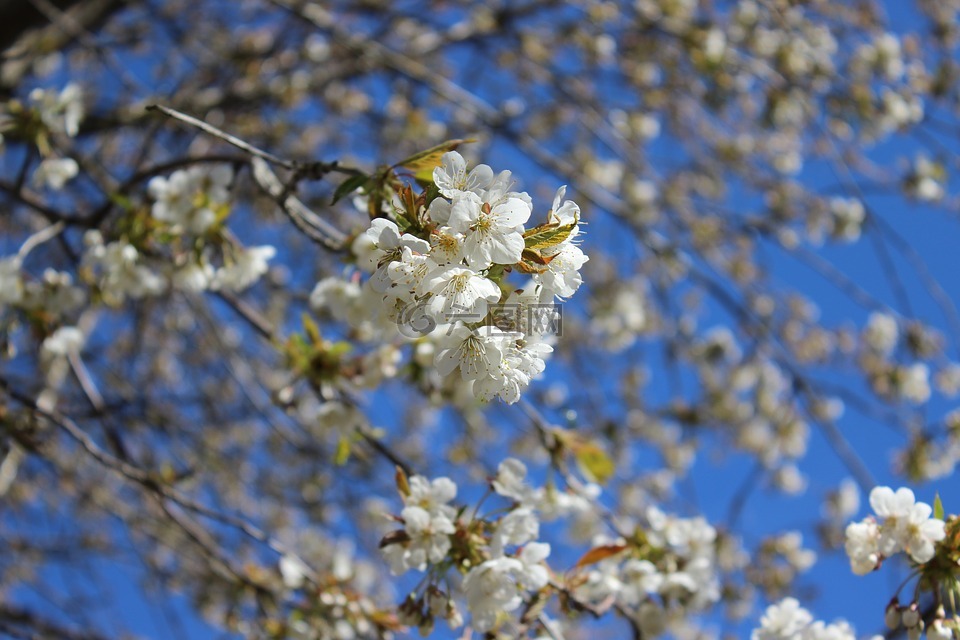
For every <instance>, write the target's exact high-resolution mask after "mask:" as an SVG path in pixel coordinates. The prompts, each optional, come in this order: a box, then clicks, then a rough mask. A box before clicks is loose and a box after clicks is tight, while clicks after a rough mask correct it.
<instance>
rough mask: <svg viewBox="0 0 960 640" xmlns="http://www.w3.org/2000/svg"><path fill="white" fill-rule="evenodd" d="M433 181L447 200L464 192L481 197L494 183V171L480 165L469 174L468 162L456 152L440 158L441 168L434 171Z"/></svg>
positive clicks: (450, 152) (449, 152)
mask: <svg viewBox="0 0 960 640" xmlns="http://www.w3.org/2000/svg"><path fill="white" fill-rule="evenodd" d="M433 181H434V182H435V183H436V185H437V188H438V189H440V193H442V194H443V195H444V196H446V197H447V198H454V197H456V196H457V195H460V194H461V193H463V192H470V193H474V194H476V195H481V194H482V193H483V192H484V190H485V189H486V188H487V187H489V186H490V183H491V182H492V181H493V169H491V168H490V167H488V166H487V165H485V164H478V165H477V166H476V167H474V168H473V169H471V170H470V172H469V173H467V162H466V160H464V159H463V156H461V155H460V154H459V153H457V152H456V151H448V152H447V153H445V154H443V157H442V158H440V166H439V167H437V168H436V169H434V170H433Z"/></svg>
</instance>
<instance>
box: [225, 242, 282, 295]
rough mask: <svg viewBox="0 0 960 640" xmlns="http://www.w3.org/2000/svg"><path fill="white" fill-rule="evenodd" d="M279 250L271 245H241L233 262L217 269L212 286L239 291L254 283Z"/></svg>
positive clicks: (234, 255) (235, 253)
mask: <svg viewBox="0 0 960 640" xmlns="http://www.w3.org/2000/svg"><path fill="white" fill-rule="evenodd" d="M276 253H277V250H276V249H274V248H273V247H271V246H270V245H263V246H260V247H239V248H237V249H236V250H235V251H234V253H233V256H232V257H233V262H232V263H231V264H228V265H224V266H222V267H220V268H219V269H217V272H216V273H215V274H214V276H213V280H212V282H211V283H210V288H211V289H213V290H215V291H217V290H226V291H233V292H239V291H243V290H244V289H246V288H247V287H249V286H251V285H253V284H254V283H255V282H256V281H257V280H259V279H260V276H262V275H263V274H265V273H266V272H267V269H268V268H269V266H268V264H267V261H268V260H270V259H271V258H273V256H275V255H276Z"/></svg>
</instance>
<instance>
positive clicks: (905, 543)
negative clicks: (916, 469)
mask: <svg viewBox="0 0 960 640" xmlns="http://www.w3.org/2000/svg"><path fill="white" fill-rule="evenodd" d="M932 513H933V509H932V508H931V507H930V505H928V504H926V503H925V502H918V503H916V504H915V505H913V506H912V507H911V508H910V511H909V512H908V513H907V515H906V516H905V517H901V518H899V519H898V520H897V529H898V531H897V538H898V539H899V542H900V546H901V547H903V550H904V551H906V552H907V554H908V555H909V556H910V557H911V558H912V559H913V561H914V562H918V563H920V564H923V563H924V562H929V561H930V560H931V559H932V558H933V555H934V552H935V543H937V542H940V541H941V540H943V539H944V538H945V537H946V535H947V534H946V531H945V530H944V522H943V520H940V519H938V518H931V517H930V515H931V514H932Z"/></svg>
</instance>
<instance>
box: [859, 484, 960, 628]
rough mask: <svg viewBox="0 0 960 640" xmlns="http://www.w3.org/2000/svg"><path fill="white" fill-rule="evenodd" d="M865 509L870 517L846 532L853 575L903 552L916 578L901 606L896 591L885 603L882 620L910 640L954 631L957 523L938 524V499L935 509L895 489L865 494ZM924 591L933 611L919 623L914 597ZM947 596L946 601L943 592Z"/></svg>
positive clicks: (958, 580)
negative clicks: (946, 606)
mask: <svg viewBox="0 0 960 640" xmlns="http://www.w3.org/2000/svg"><path fill="white" fill-rule="evenodd" d="M870 506H871V507H872V508H873V510H874V513H875V514H876V516H875V517H874V516H868V517H867V518H865V519H863V520H862V521H860V522H853V523H851V524H849V525H848V526H847V530H846V544H845V547H846V551H847V555H848V556H849V557H850V567H851V569H852V570H853V572H854V573H856V574H857V575H865V574H867V573H870V572H871V571H874V570H876V569H878V568H879V567H880V566H881V564H882V563H883V561H884V560H885V559H887V558H890V557H891V556H893V555H895V554H897V553H899V552H900V551H903V552H904V553H906V554H907V556H909V558H910V559H911V560H912V562H913V563H914V567H913V569H914V570H913V572H912V573H911V578H912V577H914V576H916V578H917V581H916V589H915V590H914V593H913V597H912V598H911V601H910V602H909V603H908V604H906V605H901V604H900V602H899V598H898V595H899V592H900V590H902V589H903V588H904V586H906V583H903V584H901V586H900V589H898V592H897V593H896V594H894V597H893V598H892V599H891V600H890V603H889V604H888V605H887V608H886V611H885V614H884V621H885V622H886V624H887V626H888V627H889V628H890V629H893V630H896V629H899V628H900V627H903V628H904V629H906V631H907V637H908V638H911V640H915V639H917V638H920V637H921V635H922V634H923V632H924V630H926V635H927V638H930V639H934V638H935V639H936V640H946V639H948V638H954V637H956V635H955V634H957V633H960V619H958V618H957V617H956V610H955V607H956V603H955V599H954V596H953V595H952V594H954V593H955V592H956V590H957V588H958V585H960V572H958V566H960V564H958V559H960V554H958V551H957V549H956V544H957V543H956V541H957V539H958V533H960V531H958V528H957V527H958V521H957V519H956V518H955V517H950V518H948V519H947V520H946V521H944V515H943V507H942V505H941V504H940V501H939V498H938V499H937V501H936V503H935V506H934V507H931V506H930V505H928V504H926V503H924V502H918V501H917V500H916V498H915V496H914V494H913V491H911V490H910V489H907V488H905V487H904V488H900V489H897V490H896V491H893V489H891V488H890V487H876V488H875V489H873V491H871V492H870ZM924 591H930V592H931V594H932V595H933V599H934V602H935V604H936V608H935V610H934V611H933V615H932V617H927V618H926V620H924V615H923V614H922V613H921V610H920V597H921V594H922V593H923V592H924ZM945 593H946V594H949V600H946V599H945V598H944V594H945ZM947 601H949V602H950V604H951V607H953V608H954V610H953V616H954V617H953V618H950V619H948V618H947V614H946V611H945V609H944V606H943V605H944V602H947Z"/></svg>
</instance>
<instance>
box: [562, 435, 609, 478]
mask: <svg viewBox="0 0 960 640" xmlns="http://www.w3.org/2000/svg"><path fill="white" fill-rule="evenodd" d="M572 449H573V457H574V458H575V459H576V461H577V467H579V468H580V472H581V473H582V474H583V475H584V476H585V477H586V478H587V479H588V480H590V481H592V482H596V483H599V484H604V483H606V481H607V480H609V479H610V478H611V477H612V476H613V474H614V472H615V471H616V470H617V469H616V465H614V463H613V459H611V458H610V456H609V455H607V452H606V451H604V450H603V449H602V448H601V447H600V446H599V445H598V444H597V443H595V442H589V441H587V442H581V443H577V444H576V445H575V446H573V447H572Z"/></svg>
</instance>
